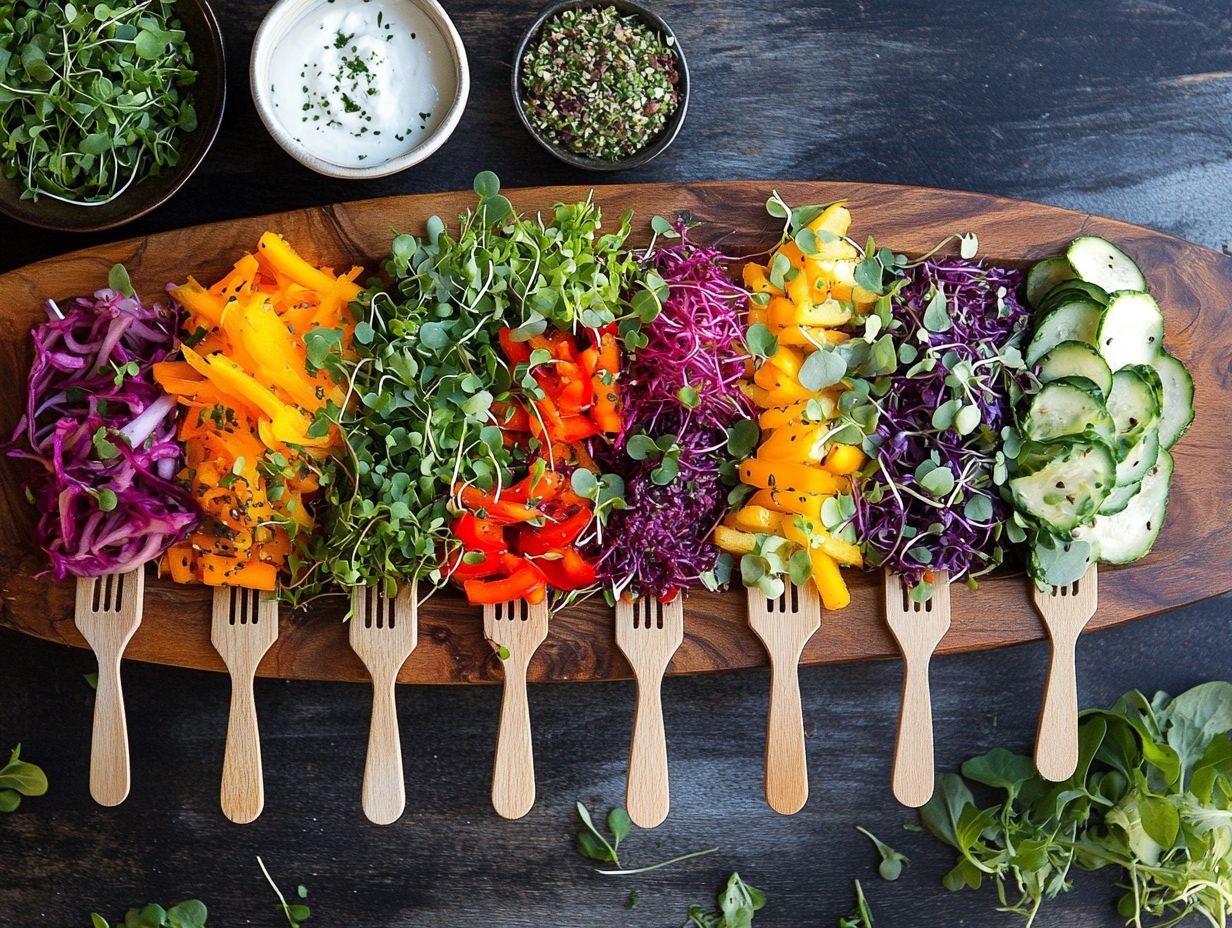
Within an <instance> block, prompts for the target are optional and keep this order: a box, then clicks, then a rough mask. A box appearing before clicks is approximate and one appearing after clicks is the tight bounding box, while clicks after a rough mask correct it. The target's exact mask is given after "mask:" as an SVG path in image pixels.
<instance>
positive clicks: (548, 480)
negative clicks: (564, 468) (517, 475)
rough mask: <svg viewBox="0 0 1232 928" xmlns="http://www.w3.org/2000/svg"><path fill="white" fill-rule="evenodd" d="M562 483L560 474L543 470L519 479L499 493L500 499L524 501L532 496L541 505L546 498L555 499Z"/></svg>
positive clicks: (562, 479) (516, 501)
mask: <svg viewBox="0 0 1232 928" xmlns="http://www.w3.org/2000/svg"><path fill="white" fill-rule="evenodd" d="M563 485H564V478H563V477H561V475H560V474H558V473H556V471H554V470H545V471H544V472H543V473H542V474H540V475H539V476H538V477H536V476H535V475H534V474H531V475H530V476H529V477H525V478H523V479H522V480H519V481H518V482H517V483H515V484H514V485H513V486H511V487H510V488H509V489H507V490H506V491H505V492H504V493H502V494H501V499H502V500H509V501H510V502H514V503H526V502H527V501H528V500H530V499H531V498H532V497H533V498H534V499H537V500H538V501H539V503H538V505H540V506H542V505H543V504H544V503H546V502H547V501H548V500H550V499H555V498H556V495H557V494H558V493H559V492H560V488H561V487H562V486H563Z"/></svg>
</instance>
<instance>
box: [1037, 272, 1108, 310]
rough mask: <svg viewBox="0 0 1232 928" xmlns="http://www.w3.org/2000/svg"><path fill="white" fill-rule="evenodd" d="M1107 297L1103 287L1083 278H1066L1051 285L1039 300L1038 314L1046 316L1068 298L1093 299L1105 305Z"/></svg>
mask: <svg viewBox="0 0 1232 928" xmlns="http://www.w3.org/2000/svg"><path fill="white" fill-rule="evenodd" d="M1108 299H1109V297H1108V293H1107V291H1105V290H1104V288H1103V287H1097V286H1096V285H1095V284H1089V283H1087V282H1086V281H1085V280H1066V281H1064V282H1062V283H1060V284H1058V285H1057V286H1055V287H1053V288H1052V290H1050V291H1049V292H1048V293H1046V294H1045V295H1044V298H1043V299H1042V300H1040V305H1039V314H1040V315H1041V316H1046V315H1047V314H1048V313H1050V312H1052V310H1054V309H1056V308H1057V307H1058V306H1060V305H1061V304H1062V303H1068V302H1069V301H1070V300H1093V301H1094V302H1096V303H1100V304H1102V305H1105V306H1106V305H1107V304H1108Z"/></svg>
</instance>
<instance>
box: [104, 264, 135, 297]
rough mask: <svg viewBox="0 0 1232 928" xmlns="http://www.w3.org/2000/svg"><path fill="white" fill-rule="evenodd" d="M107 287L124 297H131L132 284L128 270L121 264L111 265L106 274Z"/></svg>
mask: <svg viewBox="0 0 1232 928" xmlns="http://www.w3.org/2000/svg"><path fill="white" fill-rule="evenodd" d="M107 286H108V287H110V288H111V289H112V290H115V291H116V292H117V293H123V294H124V295H125V296H132V295H133V282H132V280H130V279H129V276H128V268H126V267H125V266H124V265H123V264H113V265H112V266H111V270H110V271H108V272H107Z"/></svg>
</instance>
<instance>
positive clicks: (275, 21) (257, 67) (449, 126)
mask: <svg viewBox="0 0 1232 928" xmlns="http://www.w3.org/2000/svg"><path fill="white" fill-rule="evenodd" d="M323 2H324V0H278V2H277V3H275V4H274V5H273V6H272V7H270V10H269V12H268V13H266V14H265V18H264V19H262V20H261V25H260V26H259V27H258V28H257V33H256V36H255V37H254V39H253V43H252V55H251V56H250V57H249V59H248V84H249V90H250V92H251V94H252V102H253V105H254V106H256V108H257V115H258V116H260V117H261V122H262V123H263V124H264V125H265V128H266V130H267V131H268V132H269V134H270V135H271V136H273V139H274V141H275V142H277V143H278V145H279V147H280V148H282V150H283V151H285V152H286V153H287V154H288V155H290V156H291V157H292V158H294V159H295V160H296V161H298V162H299V163H300V164H302V165H304V167H307V168H311V169H312V170H314V171H316V172H317V173H318V174H324V175H325V176H326V177H339V178H344V179H349V180H365V179H373V178H377V177H388V176H389V175H390V174H397V173H398V172H399V171H405V170H406V169H407V168H409V167H413V166H414V165H416V164H419V163H420V162H421V161H424V160H425V159H427V158H429V157H431V156H432V155H433V154H434V153H435V152H436V150H437V149H439V148H440V147H441V146H442V145H444V144H445V142H446V141H448V139H449V137H450V136H451V135H453V133H454V130H455V129H457V127H458V123H459V122H461V120H462V113H463V111H464V110H465V109H466V101H467V99H468V98H469V97H470V91H471V73H470V65H469V64H468V62H467V60H466V46H465V45H463V44H462V36H461V35H459V34H458V30H457V27H456V26H454V24H453V20H452V19H450V18H449V14H448V13H446V12H445V8H444V7H442V6H441V5H440V3H438V2H437V0H396V2H399V3H412V4H414V5H415V6H417V7H419V8H420V9H421V10H423V12H424V13H426V14H427V16H428V18H429V19H430V20H432V23H433V25H435V26H436V28H437V29H438V30H440V33H441V35H442V36H443V37H444V39H445V44H446V45H447V46H448V47H449V50H450V55H451V57H452V59H453V66H454V79H455V81H456V83H457V90H456V92H455V93H454V97H453V101H452V102H451V103H450V104H449V109H448V111H447V112H446V113H445V118H444V119H442V120H441V122H440V123H439V124H438V125H437V126H436V128H435V129H433V130H432V132H431V133H430V134H429V135H428V136H427V137H426V138H425V139H424V140H423V141H422V142H420V143H419V144H418V145H416V146H415V147H414V148H412V149H410V150H408V151H407V152H405V153H404V154H401V155H398V156H397V157H396V158H390V159H389V160H388V161H383V162H381V163H380V164H372V165H363V166H357V165H346V164H337V163H335V162H333V161H328V160H326V159H324V158H321V157H319V156H318V155H315V154H313V152H312V151H311V150H309V149H308V147H307V146H305V145H303V144H301V143H300V142H297V141H295V139H294V138H292V137H291V134H290V133H289V132H288V131H287V130H286V128H285V127H284V126H283V125H282V123H281V122H280V121H279V120H278V118H277V117H276V116H275V115H274V109H273V106H272V104H271V102H270V99H269V96H268V92H269V91H268V88H269V80H268V79H267V75H268V71H269V65H270V59H271V58H272V56H273V54H274V52H275V51H276V50H277V48H278V43H279V42H280V41H282V39H283V38H284V37H285V36H286V34H287V32H289V31H290V29H291V27H292V26H294V25H295V24H296V23H297V22H298V21H299V20H300V18H302V17H303V16H304V15H305V14H306V13H307V12H309V11H310V10H311V9H312V8H314V7H316V6H319V5H321V4H322V3H323Z"/></svg>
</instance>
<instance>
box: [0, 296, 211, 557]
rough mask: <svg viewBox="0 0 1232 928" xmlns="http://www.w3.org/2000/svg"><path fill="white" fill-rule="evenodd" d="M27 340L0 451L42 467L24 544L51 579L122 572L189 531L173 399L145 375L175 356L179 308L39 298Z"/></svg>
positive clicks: (192, 515)
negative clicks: (25, 394) (41, 312)
mask: <svg viewBox="0 0 1232 928" xmlns="http://www.w3.org/2000/svg"><path fill="white" fill-rule="evenodd" d="M45 309H46V310H47V314H48V316H49V317H50V318H49V320H48V321H47V322H45V323H43V324H42V325H40V326H38V327H37V328H36V329H35V330H34V333H33V337H34V364H33V365H32V367H31V369H30V393H29V398H28V400H27V402H26V411H25V414H24V415H23V416H22V418H21V420H20V421H19V422H18V424H17V431H16V433H15V434H14V436H13V439H12V442H11V445H14V446H16V445H18V443H21V444H22V445H24V447H20V448H19V447H13V448H12V449H11V450H10V451H9V452H8V453H9V455H10V456H13V457H22V458H28V459H30V460H33V461H37V462H38V463H39V464H40V465H41V466H42V468H43V471H42V472H41V473H40V474H39V475H38V477H37V478H36V480H35V481H34V483H33V485H32V486H31V487H30V488H29V489H28V490H27V495H28V496H29V497H30V498H31V501H32V502H33V504H34V505H35V506H37V507H38V510H39V513H40V516H39V521H38V526H37V528H36V529H35V542H36V543H37V544H38V545H39V546H40V547H41V548H42V549H43V551H45V552H46V553H47V556H48V558H50V560H51V567H50V573H51V575H52V576H53V577H55V578H56V579H57V580H63V579H64V578H65V577H67V576H70V575H73V576H78V577H94V576H99V575H101V574H107V573H116V572H121V571H126V570H132V569H133V568H135V567H139V566H140V565H142V564H144V563H146V562H147V561H150V560H152V559H154V558H156V557H158V556H159V555H161V554H162V553H163V551H165V550H166V549H167V547H168V546H170V545H171V544H172V543H174V542H176V541H179V540H180V539H181V538H183V537H184V536H185V535H186V534H187V533H188V531H189V530H190V529H191V528H192V527H193V525H194V524H195V523H196V521H197V518H198V515H199V509H198V507H197V505H196V503H195V502H194V501H193V499H192V496H191V494H190V493H189V492H188V491H187V490H186V489H185V488H184V487H182V486H180V485H179V484H178V483H176V482H175V479H174V478H175V474H176V472H177V471H178V470H179V468H180V466H181V457H182V452H181V449H180V446H179V445H178V444H177V443H176V441H175V420H176V416H175V400H174V399H173V398H172V397H169V396H167V395H166V394H165V393H164V392H163V390H162V388H161V387H160V386H159V385H158V384H157V383H155V382H154V379H153V377H152V375H151V368H152V366H153V365H154V364H155V363H157V362H158V361H161V360H163V359H164V358H166V357H168V356H169V355H171V354H173V353H174V352H175V351H176V349H177V338H176V333H177V331H178V329H179V310H178V307H175V306H174V305H171V306H164V305H162V304H160V303H154V304H153V305H150V306H144V305H142V303H141V301H140V300H139V299H137V297H136V296H128V295H125V294H123V293H121V292H119V291H116V290H112V289H103V290H99V291H97V292H96V293H95V294H94V296H93V297H76V298H75V299H73V300H71V301H69V302H68V304H67V305H66V306H57V305H56V303H54V302H53V301H51V300H48V301H47V303H46V306H45Z"/></svg>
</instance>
